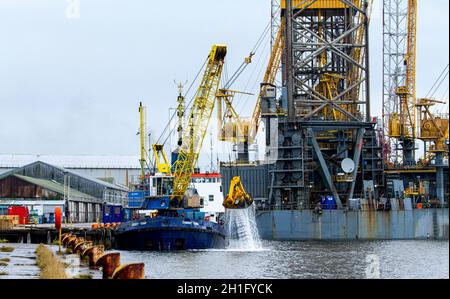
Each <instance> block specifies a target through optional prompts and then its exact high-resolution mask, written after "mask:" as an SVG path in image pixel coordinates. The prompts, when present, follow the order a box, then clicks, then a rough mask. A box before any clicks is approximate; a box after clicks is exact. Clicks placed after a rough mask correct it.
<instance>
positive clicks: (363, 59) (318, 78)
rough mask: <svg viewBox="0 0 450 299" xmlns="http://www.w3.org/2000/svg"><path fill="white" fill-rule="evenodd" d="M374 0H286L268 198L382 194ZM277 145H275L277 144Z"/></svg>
mask: <svg viewBox="0 0 450 299" xmlns="http://www.w3.org/2000/svg"><path fill="white" fill-rule="evenodd" d="M369 4H370V1H347V0H342V1H340V0H336V1H325V0H315V1H314V0H310V1H304V0H284V1H281V16H280V19H281V20H282V22H283V27H284V40H285V48H284V53H283V57H282V96H281V99H280V102H279V106H280V109H279V111H280V112H279V114H278V144H276V145H274V148H276V150H277V151H278V153H277V159H276V162H275V163H274V164H273V165H271V167H270V170H269V173H270V181H271V183H270V187H269V188H270V190H269V198H270V200H271V204H273V205H275V206H276V207H283V206H285V207H287V206H289V207H291V208H302V207H305V208H306V207H308V205H311V204H315V203H316V202H317V201H318V200H320V199H321V197H324V196H332V197H333V198H334V200H335V202H336V205H337V206H338V207H342V206H343V205H346V204H347V203H348V201H349V200H350V199H353V198H363V197H373V196H377V191H378V190H379V189H380V188H381V187H382V185H383V168H384V167H383V161H382V155H381V147H379V146H378V142H377V137H376V133H375V124H376V121H373V120H372V118H371V115H370V97H369V91H370V90H369V88H370V85H369V63H368V61H369V52H368V49H369V48H368V24H369V14H368V11H369ZM272 150H273V149H272Z"/></svg>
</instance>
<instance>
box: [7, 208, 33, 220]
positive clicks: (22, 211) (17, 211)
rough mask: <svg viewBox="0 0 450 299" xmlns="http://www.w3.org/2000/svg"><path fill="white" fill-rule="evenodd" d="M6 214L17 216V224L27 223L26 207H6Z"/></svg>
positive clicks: (27, 212)
mask: <svg viewBox="0 0 450 299" xmlns="http://www.w3.org/2000/svg"><path fill="white" fill-rule="evenodd" d="M8 215H9V216H14V215H17V216H19V224H28V222H29V219H30V213H29V211H28V208H27V207H20V206H12V207H9V208H8Z"/></svg>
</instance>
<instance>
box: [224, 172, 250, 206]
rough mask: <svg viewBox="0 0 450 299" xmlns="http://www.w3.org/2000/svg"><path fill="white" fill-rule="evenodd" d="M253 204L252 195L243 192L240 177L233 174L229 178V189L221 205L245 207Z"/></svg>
mask: <svg viewBox="0 0 450 299" xmlns="http://www.w3.org/2000/svg"><path fill="white" fill-rule="evenodd" d="M252 204H253V199H252V197H251V196H250V195H249V194H248V193H247V192H245V189H244V186H243V185H242V181H241V178H240V177H239V176H235V177H233V178H232V179H231V182H230V190H229V192H228V195H227V197H226V198H225V200H224V201H223V206H224V207H225V208H227V209H231V210H236V209H246V208H248V207H250V206H251V205H252Z"/></svg>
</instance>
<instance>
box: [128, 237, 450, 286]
mask: <svg viewBox="0 0 450 299" xmlns="http://www.w3.org/2000/svg"><path fill="white" fill-rule="evenodd" d="M262 248H263V249H259V250H253V251H240V250H235V249H233V250H204V251H189V252H179V253H164V252H121V260H122V261H123V262H144V263H145V273H146V277H147V278H169V279H172V278H180V279H182V278H198V279H214V278H216V279H231V278H237V279H242V278H248V279H258V278H273V279H280V278H294V279H298V278H308V279H318V278H320V279H334V278H336V279H348V278H355V279H365V278H382V279H384V278H394V279H395V278H401V279H403V278H418V279H421V278H447V279H448V278H449V243H448V242H438V241H377V242H342V243H341V242H333V243H329V242H272V241H270V242H269V241H263V242H262Z"/></svg>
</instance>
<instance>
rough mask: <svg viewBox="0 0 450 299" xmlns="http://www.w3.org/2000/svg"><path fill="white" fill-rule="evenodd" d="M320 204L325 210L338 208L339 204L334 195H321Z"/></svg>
mask: <svg viewBox="0 0 450 299" xmlns="http://www.w3.org/2000/svg"><path fill="white" fill-rule="evenodd" d="M320 204H321V206H322V209H323V210H336V209H337V204H336V199H335V198H334V196H321V197H320Z"/></svg>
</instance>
